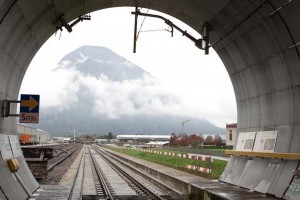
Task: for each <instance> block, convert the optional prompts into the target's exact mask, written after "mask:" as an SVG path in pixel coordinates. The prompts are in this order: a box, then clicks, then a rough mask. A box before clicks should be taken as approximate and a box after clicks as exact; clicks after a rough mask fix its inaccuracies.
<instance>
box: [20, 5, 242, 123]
mask: <svg viewBox="0 0 300 200" xmlns="http://www.w3.org/2000/svg"><path fill="white" fill-rule="evenodd" d="M133 10H134V9H133V8H132V9H131V8H113V9H106V10H102V11H98V12H94V13H91V17H92V20H91V21H83V22H80V23H79V24H77V25H76V26H74V27H73V32H72V33H68V32H67V31H66V30H64V31H63V32H62V33H60V32H57V34H56V35H53V36H52V37H51V38H49V40H48V41H47V42H46V43H45V44H44V45H43V47H42V48H41V49H40V50H39V52H38V53H37V54H36V56H35V57H34V59H33V61H32V63H31V65H30V66H29V68H28V71H27V73H26V75H25V78H24V80H23V84H22V87H21V91H20V93H31V94H41V105H43V106H47V105H52V104H53V102H55V101H57V99H58V97H57V94H60V93H59V92H57V91H59V90H62V88H64V86H63V85H64V84H65V78H64V76H62V77H57V76H55V75H54V74H53V72H52V70H53V69H54V68H55V67H56V64H57V63H58V62H59V61H60V59H61V58H62V57H63V56H64V55H66V54H67V53H69V52H71V51H73V50H75V49H77V48H78V47H81V46H83V45H94V46H104V47H107V48H109V49H111V50H113V51H114V52H116V53H117V54H119V55H121V56H122V57H125V58H126V59H128V60H129V61H131V62H132V63H134V64H137V65H138V66H140V67H142V68H143V69H144V70H145V71H147V72H149V73H150V74H151V75H152V76H154V77H156V78H157V79H158V80H159V81H160V84H159V86H157V87H159V91H160V92H161V91H167V92H168V93H170V94H172V95H175V96H177V97H178V98H179V99H180V101H179V102H180V103H181V104H182V105H181V106H178V107H177V108H180V109H176V112H182V114H184V115H186V116H188V117H187V118H203V119H207V120H208V121H210V122H212V123H214V124H215V125H217V126H219V127H224V126H225V123H226V122H229V123H231V122H236V103H235V97H234V92H233V88H232V84H231V81H230V79H229V76H228V74H227V71H226V69H225V67H224V65H223V63H222V61H221V60H220V59H219V57H218V55H217V54H216V53H215V52H214V51H213V49H210V54H209V55H204V52H203V51H202V50H199V49H198V48H196V47H195V45H194V43H193V42H192V41H190V40H189V39H188V38H186V37H184V36H182V35H181V34H180V33H179V32H178V31H175V32H174V37H171V34H170V33H169V32H167V31H150V32H141V33H140V35H139V39H138V42H137V53H136V54H133V53H132V49H133V24H134V16H132V15H131V14H130V12H131V11H133ZM146 11H147V10H146V9H144V10H142V12H146ZM150 13H155V12H154V11H150ZM160 14H161V13H160ZM161 15H162V14H161ZM165 17H166V18H168V19H170V20H171V21H172V22H173V23H175V24H176V25H178V26H179V27H181V28H182V29H184V30H187V31H188V32H189V33H190V34H191V35H193V36H194V37H196V38H200V37H201V36H200V35H199V34H198V33H196V32H195V31H193V30H192V29H191V28H190V27H188V26H187V25H185V24H184V23H181V22H180V21H178V20H176V19H174V18H172V17H170V16H166V15H165ZM142 20H143V17H139V24H141V22H142ZM139 26H140V25H139ZM166 28H168V27H167V25H166V24H165V23H164V22H163V21H162V20H160V19H154V18H146V19H145V22H144V24H143V27H142V30H158V29H166ZM60 75H61V74H60ZM68 76H70V75H66V77H68ZM120 88H121V87H120ZM157 90H158V88H157ZM115 95H117V94H115ZM68 98H71V97H68ZM151 98H152V97H151ZM157 112H159V111H157Z"/></svg>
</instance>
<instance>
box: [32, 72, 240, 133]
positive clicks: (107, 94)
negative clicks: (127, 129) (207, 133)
mask: <svg viewBox="0 0 300 200" xmlns="http://www.w3.org/2000/svg"><path fill="white" fill-rule="evenodd" d="M188 89H189V91H188V93H187V92H185V91H186V90H187V88H184V87H183V88H174V87H172V86H166V85H163V84H162V83H160V82H159V81H157V80H155V79H154V78H152V77H150V76H148V75H145V76H144V77H143V79H137V80H125V81H111V80H109V79H108V78H107V77H106V76H105V75H101V76H100V77H99V78H96V77H94V76H87V75H83V74H82V73H80V72H78V71H76V70H74V69H72V68H71V69H70V68H69V69H63V68H59V69H56V70H55V71H52V72H51V73H49V74H48V75H47V76H44V77H43V78H42V79H40V80H39V84H38V86H37V92H38V93H40V94H41V102H42V103H41V106H42V107H48V108H49V107H57V108H59V109H60V110H61V111H64V110H67V109H74V107H73V105H76V104H78V103H79V95H81V96H84V95H86V96H88V97H89V98H90V103H91V104H92V105H93V113H91V114H92V115H94V116H97V115H101V116H105V117H107V118H110V119H116V118H121V117H123V116H132V115H139V114H146V115H152V116H159V115H160V116H162V115H176V116H178V115H182V116H186V118H202V119H206V120H208V121H210V122H212V123H213V124H215V125H217V126H220V127H223V126H224V124H225V123H226V122H228V121H229V122H230V119H228V116H230V115H232V116H234V115H235V113H234V110H232V109H231V108H232V105H227V104H228V102H229V103H230V102H231V101H229V99H228V98H227V97H226V94H222V93H221V94H220V92H218V93H219V94H218V95H219V96H220V95H221V96H222V95H223V97H222V98H218V97H217V98H216V97H215V96H213V95H210V96H207V95H205V94H204V95H203V94H202V92H201V91H199V90H198V88H197V89H194V90H195V91H191V90H193V89H192V88H188ZM200 89H201V87H200ZM227 107H228V109H226V108H227Z"/></svg>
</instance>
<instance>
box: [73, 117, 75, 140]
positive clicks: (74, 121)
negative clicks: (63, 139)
mask: <svg viewBox="0 0 300 200" xmlns="http://www.w3.org/2000/svg"><path fill="white" fill-rule="evenodd" d="M73 134H74V138H73V144H74V145H75V121H74V126H73Z"/></svg>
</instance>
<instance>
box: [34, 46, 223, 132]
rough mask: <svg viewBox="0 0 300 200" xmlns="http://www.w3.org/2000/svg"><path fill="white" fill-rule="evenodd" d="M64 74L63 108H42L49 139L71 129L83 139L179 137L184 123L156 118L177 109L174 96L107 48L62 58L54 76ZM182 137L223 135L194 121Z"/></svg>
mask: <svg viewBox="0 0 300 200" xmlns="http://www.w3.org/2000/svg"><path fill="white" fill-rule="evenodd" d="M69 72H70V74H71V72H72V73H73V74H72V76H71V78H69V79H66V80H68V81H69V82H68V83H67V85H66V86H65V87H63V91H60V92H61V93H62V96H66V97H67V98H66V99H67V101H66V103H64V104H67V106H65V107H55V106H51V107H49V106H48V107H47V106H43V107H41V116H40V124H39V128H40V129H43V130H47V131H49V132H50V133H51V134H52V135H70V134H73V128H74V124H75V127H76V132H77V133H82V134H107V133H108V132H113V133H116V134H136V133H138V134H171V133H173V132H175V133H180V132H181V122H182V121H184V120H186V119H187V118H189V117H187V116H182V115H179V114H178V115H177V114H168V113H166V112H162V113H159V112H160V111H161V110H163V108H164V107H168V109H169V110H170V108H169V107H172V106H174V105H176V104H177V103H178V102H177V100H176V97H173V96H170V95H169V94H166V93H164V92H161V91H160V90H159V89H156V88H159V85H158V86H157V87H153V85H155V84H157V80H156V79H155V78H154V77H153V76H151V75H150V74H149V73H148V72H146V71H144V70H143V69H142V68H140V67H139V66H137V65H135V64H133V63H131V62H130V61H128V60H126V59H125V58H123V57H121V56H119V55H117V54H116V53H114V52H113V51H111V50H109V49H107V48H104V47H97V46H83V47H80V48H78V49H76V50H75V51H73V52H71V53H69V54H67V55H66V56H64V57H63V58H62V60H61V61H60V62H59V63H58V64H57V67H56V68H55V70H54V71H53V73H69ZM62 77H63V76H62ZM44 98H45V97H44ZM62 101H63V100H62ZM70 101H71V103H70ZM157 106H159V107H158V108H159V109H157ZM185 132H187V133H202V134H224V133H225V130H224V129H222V128H219V127H216V126H214V125H213V124H211V123H210V122H208V121H205V120H200V119H193V120H192V121H190V122H189V123H187V124H186V126H185Z"/></svg>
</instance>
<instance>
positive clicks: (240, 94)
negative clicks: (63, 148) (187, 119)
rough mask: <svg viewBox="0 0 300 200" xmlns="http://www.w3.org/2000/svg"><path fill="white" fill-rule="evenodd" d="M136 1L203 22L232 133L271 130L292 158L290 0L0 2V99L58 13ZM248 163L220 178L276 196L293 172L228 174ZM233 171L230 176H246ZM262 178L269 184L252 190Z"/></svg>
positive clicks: (299, 71)
mask: <svg viewBox="0 0 300 200" xmlns="http://www.w3.org/2000/svg"><path fill="white" fill-rule="evenodd" d="M136 3H138V6H142V7H150V8H151V9H153V10H157V11H160V12H163V13H166V14H169V15H171V16H173V17H175V18H177V19H179V20H181V21H183V22H185V23H186V24H188V25H189V26H191V27H192V28H194V29H195V30H197V31H198V32H200V33H201V30H202V27H203V25H204V24H205V23H209V24H210V25H211V27H212V29H211V32H210V44H211V45H212V48H214V49H215V50H216V52H217V53H218V54H219V56H220V58H221V59H222V61H223V62H224V64H225V67H226V69H227V71H228V73H229V75H230V78H231V80H232V83H233V87H234V91H235V95H236V101H237V112H238V128H239V132H250V131H269V130H271V131H273V130H274V131H277V133H278V136H277V142H276V147H275V151H276V152H293V153H300V143H299V141H300V87H299V84H300V62H299V45H298V44H300V43H299V41H300V25H299V19H300V12H299V11H298V10H299V8H300V1H296V0H294V1H292V0H164V1H160V0H149V1H134V0H86V1H83V0H44V1H41V0H7V1H0V98H1V99H17V96H18V92H19V89H20V85H21V82H22V79H23V77H24V74H25V72H26V69H27V67H28V65H29V63H30V62H31V60H32V58H33V57H34V55H35V53H36V52H37V51H38V49H39V48H40V47H41V46H42V45H43V44H44V42H45V41H46V40H47V39H48V38H49V37H50V36H51V35H52V34H53V33H54V32H55V31H56V29H55V26H54V25H53V22H54V21H55V19H56V18H57V17H58V16H59V15H60V14H62V13H64V14H65V17H66V19H67V21H68V22H70V21H72V20H74V19H75V18H77V17H78V16H79V15H82V14H85V13H87V12H92V11H96V10H100V9H104V8H111V7H119V6H135V5H136ZM1 106H2V105H1ZM0 130H1V133H2V134H12V133H14V132H15V131H14V130H15V119H12V118H0ZM249 162H250V159H244V158H238V157H234V158H231V160H230V162H229V165H228V166H227V169H226V170H225V172H224V176H223V177H221V179H222V180H223V181H225V182H229V183H232V184H236V185H239V186H243V187H246V188H249V189H254V190H256V191H260V192H264V193H270V194H274V195H276V196H280V197H281V196H283V195H284V192H285V191H286V188H287V186H288V185H289V184H290V182H291V181H292V178H293V173H292V170H294V169H296V168H297V163H296V162H292V161H280V162H279V161H278V163H279V164H278V163H277V165H278V170H279V171H278V170H277V171H276V170H275V171H274V173H276V174H271V175H272V176H271V175H270V177H264V176H262V177H250V175H249V178H247V177H246V178H245V180H235V179H234V178H232V177H231V175H232V174H230V173H231V172H229V171H230V170H229V169H231V171H232V170H233V169H234V165H233V164H237V165H236V166H239V168H241V167H243V166H244V167H245V166H249ZM247 163H248V164H247ZM238 164H239V165H238ZM273 164H274V160H264V161H261V160H257V159H254V160H252V161H251V166H252V167H253V169H252V168H251V166H250V167H249V170H248V172H249V173H248V174H251V172H252V171H251V170H255V169H263V168H264V167H263V166H270V165H271V166H273ZM274 165H275V164H274ZM276 169H277V168H276ZM228 170H229V171H228ZM237 171H238V172H236V173H237V174H236V175H237V176H238V177H240V176H242V174H243V173H244V174H245V173H247V172H245V171H241V170H237ZM271 177H275V178H276V180H277V181H276V180H275V179H274V178H271ZM263 180H265V181H266V182H270V181H272V182H274V181H276V183H272V184H271V185H269V186H268V187H267V186H265V187H258V186H261V182H262V181H263Z"/></svg>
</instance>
